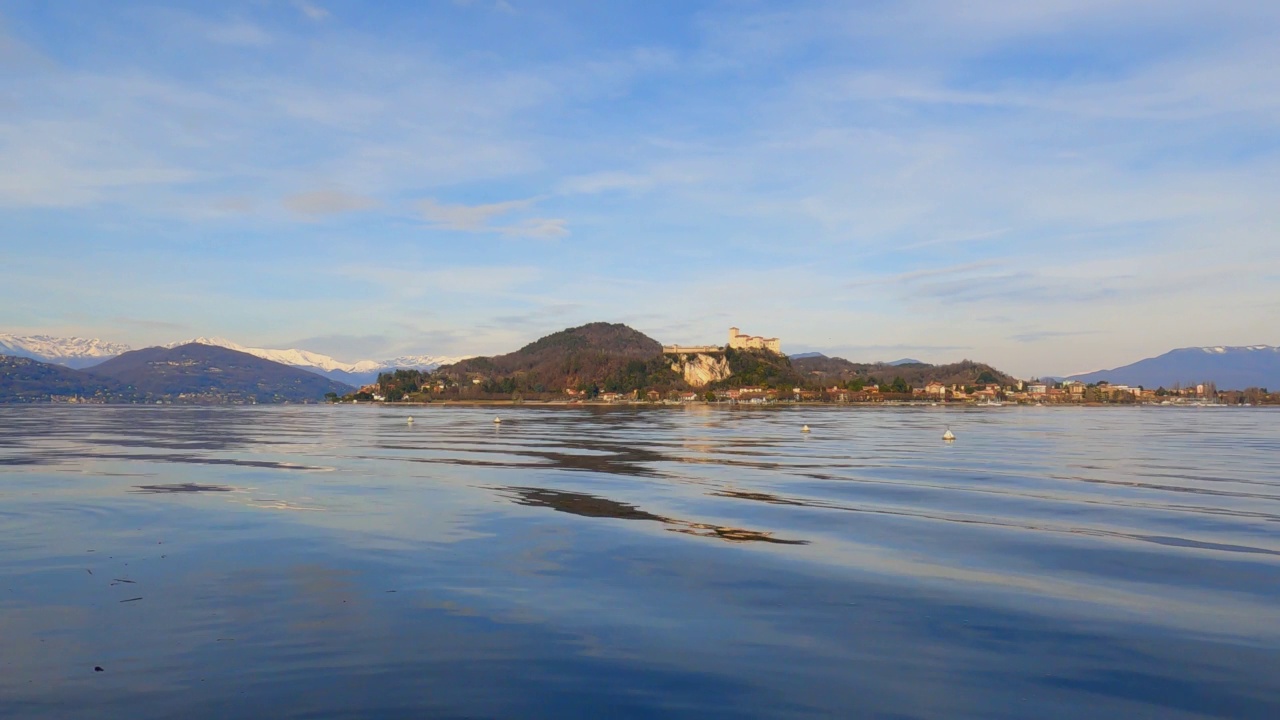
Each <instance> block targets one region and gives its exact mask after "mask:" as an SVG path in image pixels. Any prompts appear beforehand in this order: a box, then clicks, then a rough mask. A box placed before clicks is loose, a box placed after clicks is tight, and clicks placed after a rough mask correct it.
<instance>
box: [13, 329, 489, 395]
mask: <svg viewBox="0 0 1280 720" xmlns="http://www.w3.org/2000/svg"><path fill="white" fill-rule="evenodd" d="M190 343H200V344H201V345H212V346H215V347H222V348H227V349H228V350H237V351H239V352H244V353H249V354H250V355H255V356H257V357H260V358H262V359H264V360H270V361H272V362H278V363H281V364H283V365H290V366H293V367H296V368H301V369H303V370H309V371H311V372H314V373H316V374H318V375H323V376H325V377H327V378H329V379H330V380H336V381H338V382H341V383H346V384H348V385H356V386H359V385H366V384H368V383H371V382H373V381H374V380H376V379H377V377H378V374H379V373H382V372H388V371H391V370H396V369H414V370H434V369H435V368H437V367H439V366H441V365H448V364H450V363H455V362H458V361H459V360H463V359H465V358H466V357H467V356H442V355H403V356H401V357H397V358H392V359H390V360H358V361H356V362H353V363H347V362H342V361H341V360H335V359H334V358H332V357H329V356H328V355H321V354H320V353H316V352H311V351H309V350H298V349H289V350H274V349H271V348H256V347H245V346H244V345H240V344H238V343H235V342H232V341H231V340H228V339H226V338H220V337H212V338H210V337H198V338H193V339H191V340H181V341H178V342H171V343H167V344H165V345H163V346H162V347H165V348H175V347H178V346H179V345H188V344H190ZM132 349H133V348H131V347H129V346H128V345H123V344H121V343H112V342H106V341H103V340H98V339H92V338H80V337H70V338H59V337H52V336H49V335H25V336H24V335H11V334H8V333H0V355H10V356H14V357H26V358H31V359H33V360H39V361H41V362H47V363H56V364H58V365H63V366H65V367H69V368H75V369H78V370H83V369H85V368H90V367H93V366H95V365H98V364H101V363H102V362H104V361H106V360H110V359H111V358H113V357H116V356H118V355H122V354H124V353H127V352H129V351H130V350H132Z"/></svg>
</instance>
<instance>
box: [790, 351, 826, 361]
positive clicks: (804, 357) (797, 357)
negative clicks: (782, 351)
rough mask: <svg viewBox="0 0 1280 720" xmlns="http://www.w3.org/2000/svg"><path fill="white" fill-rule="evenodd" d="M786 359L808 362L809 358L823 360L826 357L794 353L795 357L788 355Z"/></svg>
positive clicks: (814, 353) (810, 353)
mask: <svg viewBox="0 0 1280 720" xmlns="http://www.w3.org/2000/svg"><path fill="white" fill-rule="evenodd" d="M787 357H789V358H791V359H792V360H808V359H809V358H824V357H826V355H823V354H822V353H820V352H806V353H796V354H795V355H788V356H787Z"/></svg>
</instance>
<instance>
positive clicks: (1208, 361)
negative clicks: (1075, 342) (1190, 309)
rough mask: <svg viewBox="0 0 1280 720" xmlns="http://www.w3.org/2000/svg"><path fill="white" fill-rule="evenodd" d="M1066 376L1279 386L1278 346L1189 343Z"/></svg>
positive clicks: (1132, 381)
mask: <svg viewBox="0 0 1280 720" xmlns="http://www.w3.org/2000/svg"><path fill="white" fill-rule="evenodd" d="M1068 379H1069V380H1078V381H1080V382H1099V381H1102V380H1106V381H1107V382H1110V383H1119V384H1124V385H1141V386H1143V387H1147V388H1154V387H1160V386H1164V387H1173V386H1174V385H1175V384H1179V385H1184V386H1187V385H1196V384H1199V383H1206V382H1212V383H1214V384H1216V385H1217V386H1218V389H1219V390H1244V389H1246V388H1250V387H1265V388H1276V387H1280V347H1272V346H1270V345H1244V346H1235V347H1230V346H1223V345H1218V346H1213V347H1189V348H1180V349H1178V350H1171V351H1169V352H1167V353H1165V354H1163V355H1160V356H1158V357H1153V358H1147V359H1145V360H1139V361H1138V362H1135V363H1132V364H1129V365H1125V366H1124V367H1118V368H1115V369H1113V370H1098V371H1097V372H1091V373H1081V374H1079V375H1072V376H1070V377H1069V378H1068Z"/></svg>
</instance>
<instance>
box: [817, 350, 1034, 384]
mask: <svg viewBox="0 0 1280 720" xmlns="http://www.w3.org/2000/svg"><path fill="white" fill-rule="evenodd" d="M792 365H793V366H794V367H795V369H796V371H797V372H798V373H800V374H801V375H802V376H803V377H804V378H805V379H806V380H808V381H809V382H810V383H814V382H817V383H819V384H833V383H835V384H840V383H847V382H851V381H853V380H861V381H863V382H874V383H877V384H886V383H890V382H893V380H894V379H896V378H902V379H903V380H904V381H905V382H906V383H907V384H908V385H910V386H912V387H923V386H925V385H927V384H929V383H931V382H935V381H936V382H940V383H942V384H944V385H962V386H964V385H981V384H985V383H1000V384H1001V385H1011V384H1013V383H1016V382H1017V380H1016V379H1014V378H1013V377H1011V376H1009V375H1006V374H1005V373H1002V372H1000V371H999V370H996V369H995V368H993V367H991V366H990V365H987V364H986V363H979V362H974V361H972V360H962V361H960V362H958V363H949V364H947V365H929V364H926V363H918V362H911V363H905V364H898V365H894V364H890V363H854V362H849V361H848V360H845V359H844V358H837V357H825V356H823V357H816V358H801V359H799V360H795V361H794V362H793V363H792Z"/></svg>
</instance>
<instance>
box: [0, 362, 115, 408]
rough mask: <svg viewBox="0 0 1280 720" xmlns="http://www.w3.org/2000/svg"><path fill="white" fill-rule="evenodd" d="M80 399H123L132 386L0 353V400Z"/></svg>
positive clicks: (29, 401) (103, 400) (8, 401)
mask: <svg viewBox="0 0 1280 720" xmlns="http://www.w3.org/2000/svg"><path fill="white" fill-rule="evenodd" d="M71 398H82V399H87V400H92V401H96V402H116V401H127V400H130V399H132V398H133V392H132V389H130V388H128V387H126V386H125V385H123V384H121V383H119V382H117V381H115V380H111V379H109V378H103V377H97V376H94V375H90V374H89V373H86V372H82V371H79V370H72V369H71V368H67V367H63V366H61V365H54V364H52V363H43V362H40V361H38V360H32V359H31V358H26V357H15V356H10V355H0V403H32V402H49V401H51V400H68V399H71Z"/></svg>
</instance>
